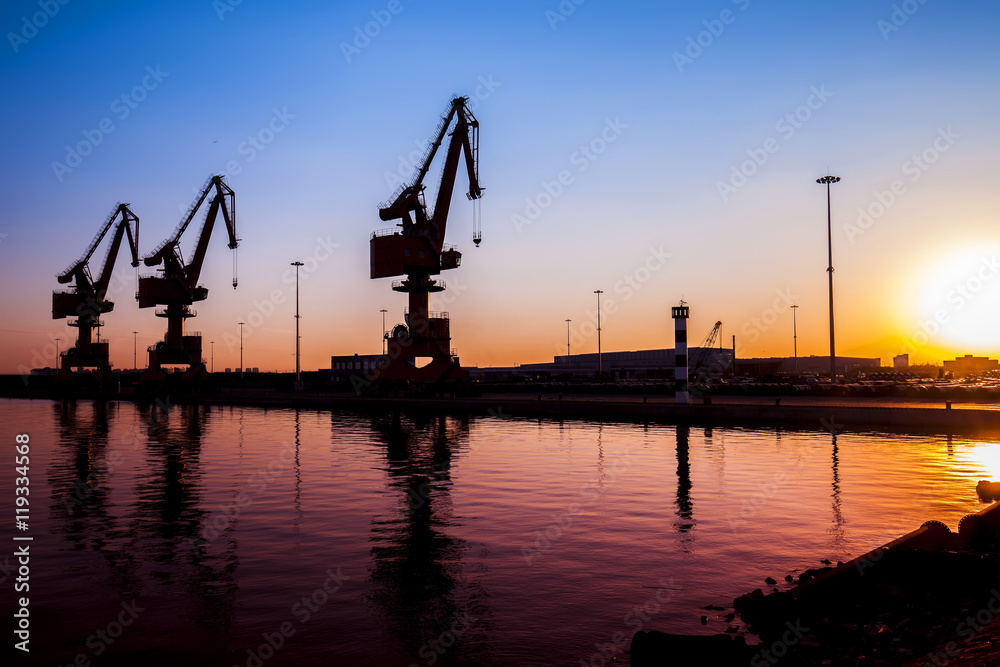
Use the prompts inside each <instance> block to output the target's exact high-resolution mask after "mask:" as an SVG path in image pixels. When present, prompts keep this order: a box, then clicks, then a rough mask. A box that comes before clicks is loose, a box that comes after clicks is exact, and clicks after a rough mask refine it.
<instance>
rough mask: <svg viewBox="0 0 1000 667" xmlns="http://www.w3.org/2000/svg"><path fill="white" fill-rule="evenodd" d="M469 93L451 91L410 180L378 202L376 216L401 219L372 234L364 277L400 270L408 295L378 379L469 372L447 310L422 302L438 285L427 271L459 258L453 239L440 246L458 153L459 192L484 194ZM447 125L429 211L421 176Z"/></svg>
mask: <svg viewBox="0 0 1000 667" xmlns="http://www.w3.org/2000/svg"><path fill="white" fill-rule="evenodd" d="M468 101H469V99H468V98H467V97H455V98H453V99H452V100H451V102H450V103H449V105H448V109H447V110H446V111H445V113H444V114H443V115H442V116H441V120H440V122H439V123H438V126H437V128H436V129H435V131H434V135H433V138H432V139H431V143H430V145H429V146H428V148H427V151H426V153H425V154H424V157H423V159H422V161H421V163H420V166H419V168H418V169H417V170H416V172H415V174H414V178H413V181H412V182H411V183H409V184H408V185H403V186H402V187H401V188H400V189H399V190H397V191H396V193H395V194H394V195H393V196H392V197H391V198H390V200H389V201H387V202H383V203H382V205H381V206H380V207H379V212H378V214H379V218H380V219H382V220H386V221H388V220H399V221H400V222H399V223H398V224H397V228H395V229H387V230H382V231H378V232H375V233H373V234H372V236H371V239H370V249H371V277H372V278H386V277H389V276H402V275H405V276H406V279H405V280H401V281H395V282H393V284H392V289H393V291H395V292H404V293H407V294H408V295H409V307H408V309H407V311H406V314H405V321H406V324H405V325H402V324H401V325H397V326H396V327H394V328H393V331H394V332H396V333H395V334H394V336H393V337H392V340H391V341H390V343H389V350H390V354H389V362H388V364H387V365H386V366H385V367H384V368H383V369H381V378H382V379H387V380H415V381H431V380H434V381H444V380H466V379H468V373H467V372H466V371H465V370H464V369H462V368H461V367H460V366H459V364H458V360H457V358H455V356H454V355H453V353H452V349H451V346H450V342H451V324H450V317H449V315H448V314H447V313H432V312H430V311H429V310H428V304H429V300H428V294H430V293H431V292H441V291H443V290H444V289H445V284H444V282H443V281H441V280H436V279H432V278H431V276H436V275H437V274H439V273H441V272H442V271H445V270H448V269H454V268H456V267H458V266H459V264H460V263H461V261H462V253H460V252H459V251H458V249H456V248H454V247H451V246H445V243H444V239H445V232H446V229H447V225H448V214H449V212H450V210H451V199H452V195H453V194H454V191H455V180H456V177H457V175H458V162H459V160H460V159H461V158H462V157H463V156H464V157H465V166H466V170H467V172H468V176H469V191H468V193H467V195H466V196H467V197H468V198H469V199H470V200H472V201H473V204H474V207H475V205H476V204H478V201H477V200H479V199H480V198H481V197H482V196H483V188H482V186H481V185H480V183H479V121H478V120H476V117H475V116H473V115H472V110H471V109H469V107H468V104H467V103H468ZM453 122H454V126H453V125H452V123H453ZM449 128H453V129H451V131H450V133H451V139H450V140H449V141H448V146H447V149H446V150H445V158H444V165H443V166H442V169H441V180H440V182H439V183H438V191H437V195H436V198H435V201H434V208H433V209H432V210H430V211H428V210H427V204H426V202H425V200H424V188H425V185H424V179H425V178H426V176H427V174H428V172H429V170H430V166H431V163H432V162H433V161H434V158H435V156H436V155H437V153H438V149H439V148H440V147H441V146H442V144H444V141H445V137H447V136H448V134H449ZM473 213H474V217H473V241H474V242H475V243H476V245H479V242H480V240H481V239H482V235H481V232H480V230H479V223H478V217H477V215H478V209H477V208H474V210H473ZM400 227H401V228H402V229H399V228H400ZM403 340H405V341H406V343H405V345H404V343H402V342H401V341H403ZM401 346H402V347H405V349H402V347H401ZM420 357H424V358H426V357H430V358H431V363H430V364H428V365H427V366H425V367H422V368H417V367H416V366H415V360H416V359H417V358H420Z"/></svg>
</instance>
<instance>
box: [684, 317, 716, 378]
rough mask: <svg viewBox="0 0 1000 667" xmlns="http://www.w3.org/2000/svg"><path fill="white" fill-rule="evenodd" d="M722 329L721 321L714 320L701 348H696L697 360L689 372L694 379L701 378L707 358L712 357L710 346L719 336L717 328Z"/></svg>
mask: <svg viewBox="0 0 1000 667" xmlns="http://www.w3.org/2000/svg"><path fill="white" fill-rule="evenodd" d="M720 329H722V322H716V323H715V326H714V327H712V330H711V331H710V332H709V334H708V335H707V336H705V340H704V341H702V343H701V348H700V349H699V350H698V360H697V361H696V362H695V364H694V370H693V371H692V372H691V377H692V378H694V379H695V381H696V382H697V381H699V380H701V379H702V375H704V374H705V367H706V366H708V362H709V360H710V359H711V358H712V346H713V345H715V339H716V338H718V337H719V330H720Z"/></svg>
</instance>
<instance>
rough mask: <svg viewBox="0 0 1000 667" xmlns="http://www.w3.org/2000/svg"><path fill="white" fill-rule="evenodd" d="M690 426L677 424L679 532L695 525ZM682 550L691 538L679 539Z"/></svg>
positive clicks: (687, 530) (684, 531) (688, 549)
mask: <svg viewBox="0 0 1000 667" xmlns="http://www.w3.org/2000/svg"><path fill="white" fill-rule="evenodd" d="M690 439H691V428H690V427H689V426H687V425H686V424H678V425H677V500H676V502H675V504H676V506H677V511H676V514H677V517H678V518H679V521H676V522H675V523H674V525H675V527H676V528H677V532H679V533H682V534H683V533H687V532H689V531H690V530H691V529H693V528H694V526H695V521H694V518H693V517H694V503H693V502H692V501H691V457H690ZM681 546H682V548H683V550H684V551H690V548H691V540H690V539H687V540H684V539H682V540H681Z"/></svg>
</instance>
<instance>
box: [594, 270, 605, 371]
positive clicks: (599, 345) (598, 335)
mask: <svg viewBox="0 0 1000 667" xmlns="http://www.w3.org/2000/svg"><path fill="white" fill-rule="evenodd" d="M594 294H596V295H597V377H601V375H603V374H604V364H603V363H602V361H601V295H602V294H604V290H599V289H595V290H594Z"/></svg>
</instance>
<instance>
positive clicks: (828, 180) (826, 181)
mask: <svg viewBox="0 0 1000 667" xmlns="http://www.w3.org/2000/svg"><path fill="white" fill-rule="evenodd" d="M839 181H840V177H839V176H829V175H827V176H824V177H823V178H817V179H816V182H817V183H819V184H820V185H826V240H827V252H828V257H829V263H828V265H827V267H826V271H827V273H828V274H829V276H830V382H831V384H832V383H833V382H835V381H836V378H837V356H836V352H835V349H834V347H835V346H834V343H833V227H832V225H831V222H830V184H832V183H838V182H839Z"/></svg>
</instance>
